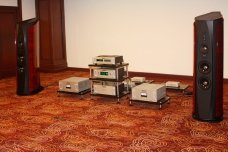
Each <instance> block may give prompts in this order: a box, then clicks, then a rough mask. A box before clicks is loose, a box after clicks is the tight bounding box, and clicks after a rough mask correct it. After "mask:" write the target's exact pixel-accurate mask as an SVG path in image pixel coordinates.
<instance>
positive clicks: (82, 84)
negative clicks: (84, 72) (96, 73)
mask: <svg viewBox="0 0 228 152" xmlns="http://www.w3.org/2000/svg"><path fill="white" fill-rule="evenodd" d="M88 89H90V81H89V78H83V77H70V78H67V79H64V80H60V81H59V91H63V92H72V93H79V92H82V91H85V90H88Z"/></svg>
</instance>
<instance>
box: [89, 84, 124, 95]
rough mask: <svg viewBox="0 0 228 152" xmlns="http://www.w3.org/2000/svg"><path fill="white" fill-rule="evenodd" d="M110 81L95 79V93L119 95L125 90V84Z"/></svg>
mask: <svg viewBox="0 0 228 152" xmlns="http://www.w3.org/2000/svg"><path fill="white" fill-rule="evenodd" d="M115 83H117V82H110V81H95V82H94V84H93V94H103V95H112V96H118V95H120V94H121V93H122V92H123V91H124V84H123V83H120V84H118V85H116V84H115Z"/></svg>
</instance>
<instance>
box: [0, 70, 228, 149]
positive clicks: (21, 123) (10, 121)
mask: <svg viewBox="0 0 228 152" xmlns="http://www.w3.org/2000/svg"><path fill="white" fill-rule="evenodd" d="M71 76H86V77H88V73H87V72H76V71H65V72H61V73H52V74H49V73H42V74H41V82H42V86H44V87H45V88H44V90H43V91H42V92H40V93H39V94H36V95H32V96H17V95H16V93H15V92H16V86H15V84H16V81H15V77H11V78H5V79H2V80H0V152H23V151H35V152H43V151H47V152H51V151H53V152H54V151H57V152H58V151H63V152H66V151H67V152H69V151H78V152H105V151H107V152H150V151H159V152H168V151H181V152H217V151H219V152H220V151H223V152H227V151H228V94H227V91H228V84H225V85H224V92H225V93H224V120H223V121H222V122H220V123H206V122H199V121H196V120H194V119H192V117H191V111H192V105H191V104H192V97H191V96H190V97H189V96H184V95H183V94H182V93H181V92H179V91H167V94H168V96H170V97H171V100H170V104H165V105H164V106H163V108H162V109H161V110H159V108H158V107H157V106H156V105H152V104H148V103H138V102H136V103H133V106H129V105H128V99H127V96H124V97H122V98H121V103H120V104H117V103H116V101H117V100H116V99H115V98H107V97H100V96H93V97H92V99H91V98H90V94H89V93H88V94H86V95H84V96H83V99H80V98H81V96H80V95H75V94H60V96H58V93H57V90H58V80H61V79H64V78H68V77H71ZM154 80H155V81H157V79H156V78H155V79H154ZM158 81H165V80H164V79H162V78H160V79H159V80H158ZM184 82H186V83H191V82H189V81H184ZM190 85H191V84H190ZM190 88H191V87H190Z"/></svg>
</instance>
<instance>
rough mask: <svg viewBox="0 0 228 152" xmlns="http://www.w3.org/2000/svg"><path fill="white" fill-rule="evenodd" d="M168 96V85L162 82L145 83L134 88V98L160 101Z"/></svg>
mask: <svg viewBox="0 0 228 152" xmlns="http://www.w3.org/2000/svg"><path fill="white" fill-rule="evenodd" d="M165 96H166V87H165V85H162V84H153V83H152V84H151V83H143V84H140V85H138V86H135V87H134V88H132V100H141V101H148V102H158V101H159V100H160V99H162V98H164V97H165Z"/></svg>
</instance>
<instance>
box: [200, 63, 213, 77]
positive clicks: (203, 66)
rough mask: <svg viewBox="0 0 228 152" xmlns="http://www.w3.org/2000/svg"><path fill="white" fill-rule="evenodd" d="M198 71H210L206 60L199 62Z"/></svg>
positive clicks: (205, 72)
mask: <svg viewBox="0 0 228 152" xmlns="http://www.w3.org/2000/svg"><path fill="white" fill-rule="evenodd" d="M199 71H200V72H201V73H203V74H208V73H209V72H210V65H209V63H208V62H207V61H202V62H200V63H199Z"/></svg>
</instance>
